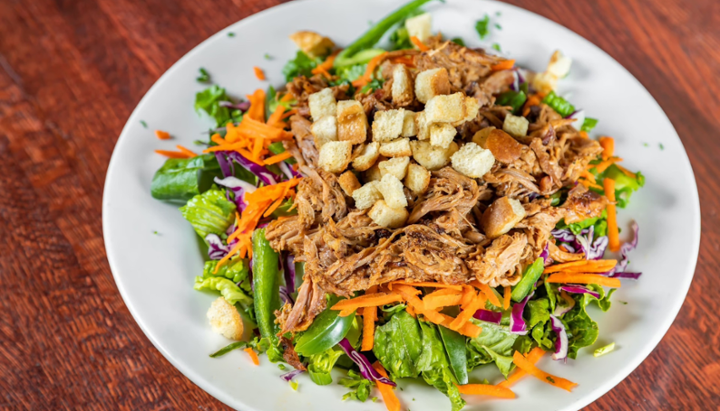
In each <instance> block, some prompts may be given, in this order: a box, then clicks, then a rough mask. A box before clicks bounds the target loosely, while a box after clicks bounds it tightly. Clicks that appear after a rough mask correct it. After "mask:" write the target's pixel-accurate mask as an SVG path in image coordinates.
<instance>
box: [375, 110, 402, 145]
mask: <svg viewBox="0 0 720 411" xmlns="http://www.w3.org/2000/svg"><path fill="white" fill-rule="evenodd" d="M404 111H405V110H403V109H399V110H385V111H377V112H375V119H374V120H373V123H372V132H373V141H391V140H394V139H396V138H398V137H400V133H402V129H403V120H404V118H405V113H404Z"/></svg>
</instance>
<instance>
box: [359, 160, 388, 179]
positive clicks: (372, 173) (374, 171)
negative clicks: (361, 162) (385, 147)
mask: <svg viewBox="0 0 720 411" xmlns="http://www.w3.org/2000/svg"><path fill="white" fill-rule="evenodd" d="M383 158H384V157H383ZM382 161H384V160H382ZM382 161H380V162H378V163H375V165H373V166H372V167H370V168H369V169H367V171H365V172H364V173H363V180H364V181H365V182H370V181H380V179H382V171H380V163H381V162H382Z"/></svg>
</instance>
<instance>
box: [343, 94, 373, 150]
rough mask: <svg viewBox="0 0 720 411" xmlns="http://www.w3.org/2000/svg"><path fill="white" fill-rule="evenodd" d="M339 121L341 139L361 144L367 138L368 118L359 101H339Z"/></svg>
mask: <svg viewBox="0 0 720 411" xmlns="http://www.w3.org/2000/svg"><path fill="white" fill-rule="evenodd" d="M337 122H338V140H339V141H349V142H350V143H352V144H360V143H364V142H365V140H366V139H367V130H368V120H367V116H366V115H365V110H364V109H363V107H362V104H360V102H359V101H357V100H343V101H339V102H338V104H337Z"/></svg>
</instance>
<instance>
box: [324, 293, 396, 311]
mask: <svg viewBox="0 0 720 411" xmlns="http://www.w3.org/2000/svg"><path fill="white" fill-rule="evenodd" d="M398 301H402V297H401V296H400V295H399V294H397V293H391V294H372V295H370V296H362V297H357V298H353V299H352V300H344V301H340V302H339V303H337V304H335V305H333V306H332V307H331V309H332V310H338V311H339V310H349V309H357V308H362V307H377V306H379V305H385V304H390V303H395V302H398ZM343 303H345V304H343Z"/></svg>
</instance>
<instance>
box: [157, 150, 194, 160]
mask: <svg viewBox="0 0 720 411" xmlns="http://www.w3.org/2000/svg"><path fill="white" fill-rule="evenodd" d="M155 152H156V153H158V154H160V155H163V156H165V157H169V158H190V157H191V156H190V155H188V154H187V153H184V152H182V151H168V150H155Z"/></svg>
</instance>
